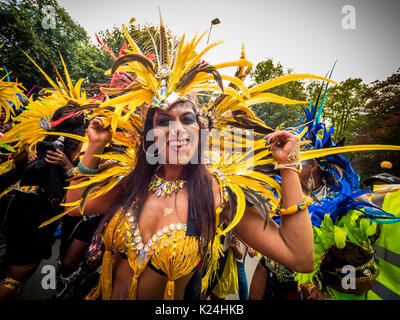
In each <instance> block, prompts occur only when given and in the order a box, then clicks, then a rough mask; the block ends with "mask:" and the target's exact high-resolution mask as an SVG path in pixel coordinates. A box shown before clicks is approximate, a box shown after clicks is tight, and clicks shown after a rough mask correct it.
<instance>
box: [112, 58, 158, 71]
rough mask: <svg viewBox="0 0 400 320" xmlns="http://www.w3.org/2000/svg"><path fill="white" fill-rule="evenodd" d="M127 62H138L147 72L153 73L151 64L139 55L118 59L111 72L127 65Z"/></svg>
mask: <svg viewBox="0 0 400 320" xmlns="http://www.w3.org/2000/svg"><path fill="white" fill-rule="evenodd" d="M128 62H139V63H141V64H142V65H143V66H144V67H145V68H146V69H147V70H149V71H152V72H153V73H154V66H153V62H151V61H150V60H149V59H147V58H146V57H145V56H142V55H140V54H134V53H133V54H125V55H123V56H121V57H119V58H118V59H117V60H116V61H115V62H114V65H113V67H112V69H111V72H112V73H114V72H115V71H116V70H117V69H118V67H119V66H121V65H123V64H125V63H128Z"/></svg>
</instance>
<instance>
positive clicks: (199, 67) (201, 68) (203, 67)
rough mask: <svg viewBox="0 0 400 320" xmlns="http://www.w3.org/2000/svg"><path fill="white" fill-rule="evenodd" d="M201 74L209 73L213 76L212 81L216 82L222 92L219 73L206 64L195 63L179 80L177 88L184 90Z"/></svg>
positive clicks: (222, 87) (222, 85) (222, 86)
mask: <svg viewBox="0 0 400 320" xmlns="http://www.w3.org/2000/svg"><path fill="white" fill-rule="evenodd" d="M201 72H205V73H210V74H212V75H213V77H214V80H215V81H216V82H217V84H218V86H219V87H220V88H221V90H222V92H223V91H224V84H223V83H222V78H221V75H220V74H219V72H218V71H217V70H216V69H215V68H214V67H213V66H212V65H210V64H208V63H203V64H202V63H197V64H196V65H195V66H194V67H193V68H192V69H190V70H189V71H188V72H186V73H185V74H184V75H183V76H182V77H181V78H180V79H179V84H178V86H177V88H178V89H179V88H184V87H186V86H187V85H188V84H189V83H190V82H192V81H193V79H194V78H195V77H196V75H198V74H199V73H201Z"/></svg>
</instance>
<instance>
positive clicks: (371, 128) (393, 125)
mask: <svg viewBox="0 0 400 320" xmlns="http://www.w3.org/2000/svg"><path fill="white" fill-rule="evenodd" d="M399 72H400V69H399V70H397V72H396V73H394V74H393V75H391V76H389V77H388V78H387V79H386V80H383V81H375V82H373V83H372V85H371V86H370V88H369V89H368V90H367V91H366V92H365V95H364V98H365V99H366V101H367V103H366V105H365V108H364V110H363V112H364V116H363V121H360V122H359V125H358V128H357V136H356V137H355V139H354V143H357V144H372V143H373V144H391V145H400V134H399V133H400V73H399ZM385 160H388V161H390V162H392V165H393V166H392V168H391V169H382V168H381V167H380V162H381V161H385ZM353 164H354V167H355V169H356V170H357V172H358V173H359V174H360V176H361V178H362V179H364V178H366V177H368V176H371V175H375V174H377V173H381V172H387V173H390V174H392V175H395V176H398V177H400V152H397V151H395V152H394V151H390V152H388V151H387V152H384V151H381V152H362V153H361V152H360V153H357V154H355V156H354V159H353Z"/></svg>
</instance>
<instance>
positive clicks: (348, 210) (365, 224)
mask: <svg viewBox="0 0 400 320" xmlns="http://www.w3.org/2000/svg"><path fill="white" fill-rule="evenodd" d="M303 110H304V111H305V114H306V117H305V118H304V119H303V118H302V120H303V121H304V122H305V123H308V128H309V129H308V131H307V135H306V137H307V139H309V140H310V141H312V142H313V143H312V144H311V147H312V148H315V149H319V148H329V147H332V148H335V147H337V146H338V145H343V143H344V141H343V140H342V141H341V142H339V144H337V145H335V144H334V143H333V141H332V134H333V133H334V128H333V126H332V127H330V129H329V130H327V129H326V127H325V125H324V124H323V123H322V122H320V121H319V116H320V115H321V112H322V106H321V107H320V108H319V109H318V108H315V107H314V106H311V104H310V107H309V108H308V109H304V108H303ZM320 131H322V136H321V138H320V137H319V136H318V133H319V132H320ZM316 160H317V161H318V163H319V165H320V168H321V170H323V171H326V172H327V173H329V174H332V175H333V176H334V177H335V179H336V181H337V184H336V185H332V186H329V189H330V190H329V191H328V192H326V193H325V194H326V196H325V197H322V198H318V201H315V202H313V204H312V205H310V206H309V212H310V215H311V221H312V224H313V230H314V260H315V264H314V271H313V272H312V273H309V274H301V273H296V278H295V279H296V281H298V284H299V285H302V284H304V283H307V282H310V283H316V284H317V285H318V287H319V289H320V290H322V291H323V293H324V295H325V296H326V298H327V299H333V300H336V299H341V300H357V299H365V295H355V294H352V293H342V292H339V291H336V290H334V289H333V288H332V287H330V286H329V285H328V284H327V280H326V279H325V280H324V279H323V276H322V272H321V271H320V270H321V265H323V264H324V259H325V256H326V255H327V254H328V253H329V251H330V249H331V248H333V247H334V248H337V249H344V248H346V247H348V245H349V244H351V245H352V246H353V247H354V248H355V249H353V250H361V251H364V252H368V253H369V255H370V258H369V260H368V261H367V262H366V263H365V264H363V265H360V266H354V269H352V270H354V271H355V278H356V279H355V281H356V286H357V284H360V283H362V282H366V281H372V280H373V279H375V278H376V277H377V276H378V274H379V268H378V265H377V264H376V255H375V251H374V249H373V247H372V244H373V242H374V240H373V238H374V237H376V235H377V225H378V224H388V223H390V224H391V223H397V222H399V221H400V219H398V218H396V217H395V216H394V215H393V214H392V213H390V212H386V211H383V210H381V208H379V207H377V206H375V205H374V204H373V203H372V202H370V201H366V200H365V199H367V198H365V196H366V195H369V196H370V195H372V193H371V192H370V191H369V190H361V189H360V187H359V176H358V174H357V173H356V172H355V171H354V169H353V167H352V165H351V164H350V162H349V161H348V160H347V159H346V158H345V157H343V156H341V155H329V156H326V157H324V158H318V159H316ZM349 250H350V249H349ZM346 264H348V263H345V262H343V266H340V267H339V268H336V269H335V270H329V271H326V270H324V272H328V273H329V274H331V275H333V277H334V278H335V277H336V279H339V280H342V279H343V278H344V277H346V275H347V272H346V271H343V269H342V267H344V265H346Z"/></svg>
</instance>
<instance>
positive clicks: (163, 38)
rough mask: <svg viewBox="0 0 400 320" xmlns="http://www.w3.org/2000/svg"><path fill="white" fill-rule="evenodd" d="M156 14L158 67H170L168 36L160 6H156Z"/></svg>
mask: <svg viewBox="0 0 400 320" xmlns="http://www.w3.org/2000/svg"><path fill="white" fill-rule="evenodd" d="M157 9H158V14H159V15H160V54H161V59H160V60H161V66H160V67H170V65H169V63H170V57H169V51H168V38H167V32H166V30H165V26H164V23H163V20H162V15H161V9H160V6H157Z"/></svg>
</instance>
